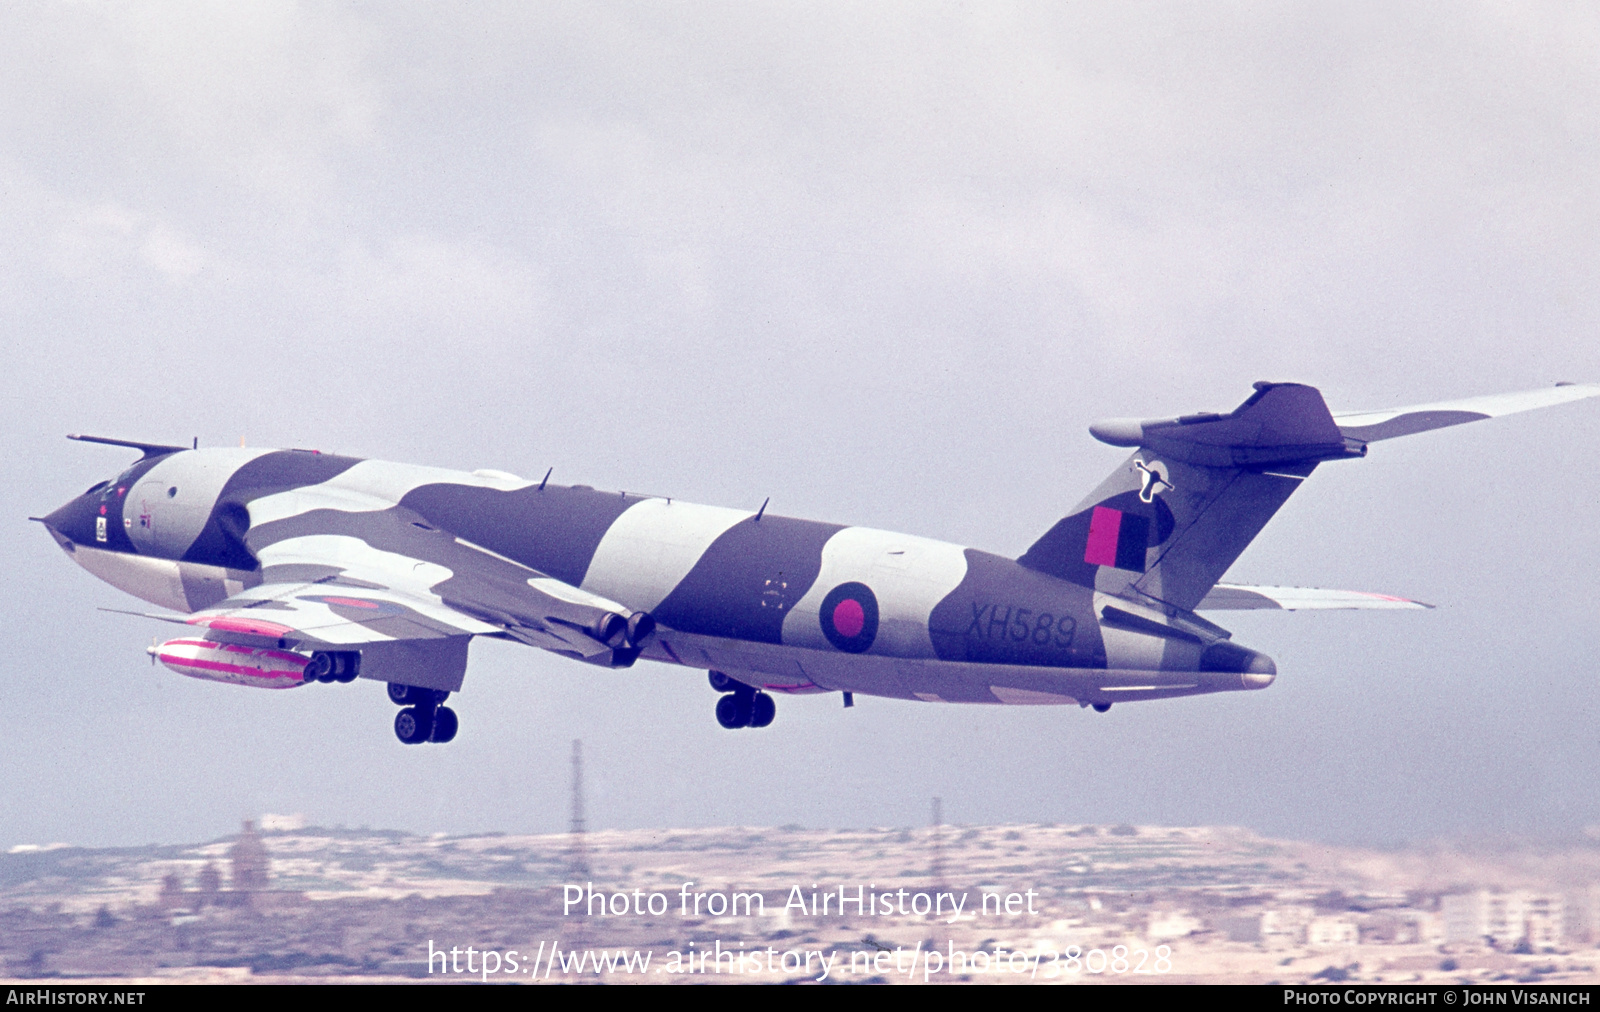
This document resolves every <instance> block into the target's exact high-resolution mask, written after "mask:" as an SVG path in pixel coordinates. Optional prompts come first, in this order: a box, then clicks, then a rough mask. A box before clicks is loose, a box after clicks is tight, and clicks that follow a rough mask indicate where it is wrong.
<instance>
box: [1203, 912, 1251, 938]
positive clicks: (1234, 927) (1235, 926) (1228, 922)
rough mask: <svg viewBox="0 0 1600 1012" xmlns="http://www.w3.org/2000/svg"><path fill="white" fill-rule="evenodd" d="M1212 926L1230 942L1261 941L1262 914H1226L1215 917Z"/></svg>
mask: <svg viewBox="0 0 1600 1012" xmlns="http://www.w3.org/2000/svg"><path fill="white" fill-rule="evenodd" d="M1211 928H1212V930H1214V931H1216V932H1218V933H1220V934H1221V935H1222V936H1223V937H1224V938H1226V939H1227V940H1228V941H1230V942H1259V941H1261V915H1260V914H1226V915H1224V916H1222V917H1216V918H1213V919H1212V921H1211Z"/></svg>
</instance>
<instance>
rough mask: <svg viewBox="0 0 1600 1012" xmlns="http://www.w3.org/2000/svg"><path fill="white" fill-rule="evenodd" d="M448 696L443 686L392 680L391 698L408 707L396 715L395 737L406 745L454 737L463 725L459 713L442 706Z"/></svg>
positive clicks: (442, 740)
mask: <svg viewBox="0 0 1600 1012" xmlns="http://www.w3.org/2000/svg"><path fill="white" fill-rule="evenodd" d="M449 697H450V693H448V692H445V691H444V690H443V689H424V688H420V687H418V686H415V685H402V684H401V683H399V682H390V683H389V699H390V701H391V702H393V703H397V704H399V705H400V706H403V707H405V709H403V710H401V711H400V712H399V713H397V714H395V715H394V736H395V737H396V738H399V739H400V740H401V741H402V742H404V743H406V744H407V745H421V744H422V743H424V742H436V743H438V744H443V743H444V742H447V741H449V740H450V739H452V738H454V737H455V736H456V731H457V730H458V729H459V727H460V722H459V721H458V720H457V719H456V712H455V711H454V710H452V709H450V708H449V707H448V706H441V705H440V704H441V703H443V702H444V701H445V700H446V699H448V698H449Z"/></svg>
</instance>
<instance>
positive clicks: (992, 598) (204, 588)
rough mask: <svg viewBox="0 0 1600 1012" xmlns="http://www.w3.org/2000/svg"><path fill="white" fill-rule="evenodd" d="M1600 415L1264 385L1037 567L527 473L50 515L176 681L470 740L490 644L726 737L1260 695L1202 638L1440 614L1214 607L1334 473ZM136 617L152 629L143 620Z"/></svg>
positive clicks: (1256, 666)
mask: <svg viewBox="0 0 1600 1012" xmlns="http://www.w3.org/2000/svg"><path fill="white" fill-rule="evenodd" d="M1596 395H1600V386H1596V385H1586V386H1578V385H1572V384H1564V385H1560V386H1557V387H1554V388H1551V389H1545V390H1539V391H1533V392H1530V393H1520V394H1505V395H1499V396H1492V397H1479V398H1472V399H1468V400H1461V401H1452V402H1447V403H1441V404H1429V405H1421V406H1418V407H1411V408H1403V409H1399V410H1394V411H1380V412H1366V413H1359V414H1341V415H1333V414H1331V413H1330V412H1329V410H1328V407H1327V405H1326V404H1325V403H1324V402H1323V399H1322V395H1321V394H1320V393H1319V392H1318V391H1317V390H1316V389H1314V388H1312V387H1309V386H1303V385H1300V384H1295V383H1257V384H1256V385H1255V393H1254V394H1253V395H1252V396H1251V397H1250V399H1249V400H1247V401H1245V402H1244V403H1243V404H1242V405H1240V406H1239V407H1238V408H1237V409H1236V410H1234V411H1232V412H1231V413H1229V414H1225V415H1223V414H1211V413H1205V414H1195V415H1185V416H1183V417H1180V418H1168V419H1155V420H1142V421H1141V420H1131V419H1117V420H1113V421H1107V422H1101V423H1097V424H1095V425H1092V426H1090V429H1089V431H1090V432H1091V433H1092V434H1093V435H1094V436H1095V437H1096V438H1097V439H1099V440H1101V441H1102V442H1105V443H1109V444H1111V445H1113V446H1121V447H1132V448H1133V454H1132V455H1131V456H1130V457H1129V458H1128V459H1127V460H1126V461H1125V462H1124V463H1123V464H1122V465H1121V466H1120V467H1118V468H1117V469H1116V470H1115V471H1114V472H1113V473H1112V474H1111V476H1110V477H1109V478H1107V479H1106V480H1105V481H1104V482H1103V483H1102V484H1101V485H1100V487H1099V488H1097V489H1095V490H1094V491H1093V492H1092V493H1090V495H1089V497H1088V498H1086V499H1085V500H1084V501H1083V502H1082V503H1080V504H1079V505H1078V506H1077V508H1075V509H1074V510H1073V511H1072V513H1071V514H1070V515H1068V516H1067V517H1066V518H1065V519H1063V520H1061V521H1060V522H1058V523H1057V524H1056V525H1055V526H1054V527H1052V528H1051V529H1050V530H1049V531H1047V532H1046V533H1045V535H1044V536H1043V537H1042V538H1040V539H1039V540H1038V542H1037V543H1035V544H1034V545H1033V547H1031V548H1029V549H1028V551H1027V552H1026V553H1024V554H1023V555H1022V556H1021V557H1020V558H1017V559H1008V558H1003V557H1001V556H999V555H992V554H990V553H988V552H983V551H979V550H977V549H973V548H963V547H961V546H959V545H952V544H947V543H945V542H942V541H934V540H931V539H929V538H921V537H914V536H911V535H905V534H894V533H890V532H888V531H878V530H871V529H868V528H864V527H843V526H840V525H837V524H825V523H815V522H812V521H808V520H793V519H790V518H788V517H781V516H775V515H772V514H769V513H766V512H765V506H764V505H763V507H762V509H761V510H758V511H754V512H751V511H749V510H737V509H726V508H723V507H717V506H697V505H694V504H692V503H686V502H679V501H676V500H673V499H668V498H661V497H655V496H641V495H634V494H630V493H627V492H602V491H597V490H595V489H593V488H590V487H589V486H586V485H572V486H562V485H554V484H551V483H550V481H549V478H550V475H549V473H546V475H545V479H544V480H543V481H537V482H534V481H526V480H524V479H522V478H518V477H516V476H515V475H511V474H507V473H505V472H502V471H473V472H471V473H465V472H458V471H448V470H443V469H439V468H432V467H416V466H411V465H406V464H389V463H384V462H383V461H377V460H358V459H355V458H351V457H341V456H333V455H329V454H323V453H318V452H312V451H302V450H257V449H244V448H239V449H231V448H230V449H196V448H188V447H181V446H162V445H154V444H149V443H137V442H131V441H128V440H119V439H106V438H101V437H95V436H73V437H71V438H73V439H81V440H85V441H88V442H95V443H107V444H110V445H113V446H120V447H129V448H132V449H135V450H140V451H142V453H143V456H142V457H141V458H140V459H139V460H138V461H137V462H136V463H134V465H133V466H132V467H130V468H128V469H127V470H125V471H123V472H122V473H121V474H119V475H117V476H116V477H115V478H113V479H111V480H109V481H103V482H100V483H99V484H97V485H95V486H94V487H93V488H90V489H89V490H88V491H87V492H85V493H84V494H83V495H81V496H79V497H77V498H76V499H73V500H72V501H71V502H69V503H67V504H66V505H65V506H63V507H61V508H60V509H58V510H56V511H55V512H54V513H51V514H50V515H49V516H47V517H44V518H42V519H41V518H35V519H41V522H42V523H43V524H44V525H45V526H46V527H47V528H48V529H49V531H50V533H51V534H52V535H53V536H54V537H55V539H56V541H57V542H58V543H59V544H60V545H61V547H62V548H63V549H64V550H66V552H67V553H68V555H70V556H71V557H72V558H73V559H74V560H75V561H76V562H78V564H80V565H81V566H83V568H85V569H87V570H88V571H89V572H91V573H93V574H94V575H95V576H98V577H99V578H100V579H102V580H105V581H106V582H107V583H110V584H112V585H113V586H116V587H118V588H120V589H122V590H124V591H127V592H128V593H130V594H132V595H134V596H135V597H139V598H142V599H143V600H145V601H148V602H150V603H152V604H156V605H160V606H162V607H164V608H170V609H172V610H173V611H176V612H182V613H185V616H186V617H177V616H167V615H150V616H149V617H152V618H164V619H166V620H167V621H171V622H179V623H183V624H185V625H186V626H188V627H189V634H188V635H186V636H183V637H181V638H178V639H173V640H169V641H167V642H166V643H163V644H161V645H160V646H156V647H151V648H150V653H151V654H152V655H153V656H154V657H155V658H157V659H159V660H160V661H161V662H162V663H164V664H165V665H167V666H168V667H169V668H172V669H173V670H174V671H177V672H179V673H181V674H185V675H191V676H194V677H197V678H207V679H213V680H216V681H223V682H233V683H237V684H241V685H256V686H264V687H267V688H292V687H295V686H300V685H305V684H307V683H310V682H349V681H353V680H354V679H355V678H357V677H358V676H359V677H361V678H368V679H374V680H377V681H381V682H386V683H388V691H389V697H390V699H392V700H393V701H394V702H395V703H396V704H398V705H400V706H401V707H403V709H401V710H400V712H399V714H398V715H397V717H396V719H395V724H394V727H395V733H396V735H397V736H398V737H399V738H400V740H401V741H403V742H406V743H408V744H416V743H421V742H425V741H435V742H443V741H449V740H450V739H451V738H453V737H454V736H455V733H456V728H457V719H456V715H455V713H454V712H453V711H452V710H451V709H450V708H449V707H446V706H443V705H441V704H442V703H443V702H444V700H445V697H447V696H448V695H449V694H450V693H452V692H455V691H457V690H459V689H460V688H461V684H462V679H463V677H464V676H465V673H466V668H467V644H468V642H469V641H470V640H471V639H472V638H473V637H474V636H494V637H498V638H501V639H511V640H516V641H519V642H522V643H526V644H529V645H531V646H536V647H542V648H543V649H546V650H550V651H552V652H554V653H558V654H563V655H565V656H568V657H572V658H574V659H576V660H580V661H585V662H588V663H590V664H598V665H602V666H605V667H627V666H629V665H631V664H633V663H634V661H636V660H637V659H639V658H641V657H643V658H647V659H649V660H653V661H661V662H664V663H668V664H678V665H683V666H686V667H691V668H704V669H706V670H707V671H708V672H709V674H710V681H711V685H712V687H713V688H715V689H716V690H717V691H718V692H720V693H722V696H721V698H720V699H719V701H718V702H717V704H716V715H717V720H718V721H719V722H720V723H721V724H722V726H724V727H728V728H740V727H765V726H766V725H768V724H770V723H772V720H773V716H774V713H775V709H776V708H775V705H774V702H773V697H772V695H771V694H772V693H790V694H799V693H817V692H840V693H843V698H844V703H845V705H846V706H849V705H852V702H853V696H854V694H856V693H863V694H868V695H875V696H888V697H892V698H897V699H914V700H925V701H929V702H959V703H1012V704H1041V703H1043V704H1049V703H1055V704H1070V703H1076V704H1078V705H1080V706H1093V707H1094V708H1095V709H1096V710H1100V711H1105V710H1107V709H1109V708H1110V707H1111V705H1112V704H1113V703H1117V702H1123V701H1134V700H1147V699H1166V698H1170V697H1174V696H1190V695H1197V694H1200V693H1208V692H1232V691H1237V690H1244V689H1263V688H1266V687H1267V686H1268V685H1271V684H1272V682H1273V680H1274V678H1275V677H1276V675H1277V668H1276V666H1275V665H1274V664H1273V662H1272V659H1271V658H1269V657H1267V656H1266V655H1264V654H1261V653H1258V652H1256V651H1254V650H1251V649H1249V648H1247V647H1244V646H1240V645H1239V644H1237V643H1234V642H1233V641H1232V640H1231V639H1230V638H1229V633H1228V632H1227V630H1225V629H1223V628H1221V627H1220V626H1217V625H1214V624H1213V623H1211V622H1209V621H1207V620H1206V619H1204V618H1202V617H1200V616H1199V615H1198V614H1196V612H1197V611H1205V610H1212V609H1249V608H1281V609H1286V610H1295V609H1302V608H1416V607H1424V606H1423V605H1420V604H1418V603H1417V602H1413V601H1408V600H1406V599H1404V598H1398V597H1391V596H1387V595H1381V594H1366V593H1358V592H1351V591H1327V590H1312V589H1304V588H1281V587H1245V586H1236V585H1229V584H1224V583H1219V582H1218V581H1219V580H1220V579H1221V577H1222V576H1223V574H1224V573H1225V572H1226V571H1227V569H1228V567H1229V566H1230V565H1232V563H1233V561H1234V559H1236V558H1237V557H1238V556H1239V554H1240V553H1241V552H1242V551H1244V548H1245V546H1246V545H1248V544H1249V543H1250V540H1251V539H1252V538H1254V537H1255V535H1256V534H1257V533H1258V532H1259V531H1260V530H1261V528H1262V527H1263V526H1264V525H1265V524H1266V522H1267V521H1268V520H1269V519H1270V518H1271V517H1272V515H1273V514H1274V513H1275V512H1277V510H1278V508H1279V507H1280V506H1282V505H1283V503H1284V502H1285V500H1287V499H1288V498H1289V496H1290V495H1291V494H1292V493H1293V492H1294V490H1295V489H1296V488H1298V487H1299V486H1300V484H1301V482H1303V481H1304V480H1305V479H1306V477H1307V476H1309V475H1310V474H1311V472H1312V470H1313V469H1315V468H1316V466H1317V465H1318V464H1320V463H1322V462H1324V461H1331V460H1344V459H1348V458H1353V457H1362V456H1365V455H1366V452H1367V445H1368V444H1369V443H1373V442H1377V441H1378V440H1383V439H1391V438H1394V437H1396V436H1405V435H1410V434H1412V433H1417V432H1424V431H1427V430H1429V429H1436V428H1442V427H1444V426H1449V425H1458V424H1461V423H1463V422H1470V421H1476V420H1478V419H1483V418H1492V417H1495V416H1497V415H1503V414H1511V413H1515V412H1519V411H1526V410H1530V409H1533V408H1539V407H1547V406H1550V405H1555V404H1561V403H1565V402H1567V401H1573V400H1578V399H1581V398H1585V397H1593V396H1596ZM135 614H139V613H135Z"/></svg>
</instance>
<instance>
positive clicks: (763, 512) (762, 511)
mask: <svg viewBox="0 0 1600 1012" xmlns="http://www.w3.org/2000/svg"><path fill="white" fill-rule="evenodd" d="M771 501H772V496H770V495H769V496H767V497H766V498H765V499H763V500H761V508H760V509H758V510H756V518H755V520H753V521H751V523H760V522H761V518H762V517H763V516H765V515H766V512H767V503H769V502H771Z"/></svg>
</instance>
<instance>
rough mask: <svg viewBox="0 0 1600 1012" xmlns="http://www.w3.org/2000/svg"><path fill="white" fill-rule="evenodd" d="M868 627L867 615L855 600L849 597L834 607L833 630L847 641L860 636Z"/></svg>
mask: <svg viewBox="0 0 1600 1012" xmlns="http://www.w3.org/2000/svg"><path fill="white" fill-rule="evenodd" d="M866 625H867V613H866V612H864V611H862V610H861V602H860V601H857V600H856V599H855V598H853V597H847V598H845V599H844V600H843V601H840V602H839V603H838V604H836V605H834V606H833V628H834V629H835V630H836V631H837V632H838V633H839V635H840V636H843V637H844V638H845V639H847V640H853V639H855V638H856V637H857V636H860V635H861V630H862V629H864V628H866Z"/></svg>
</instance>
